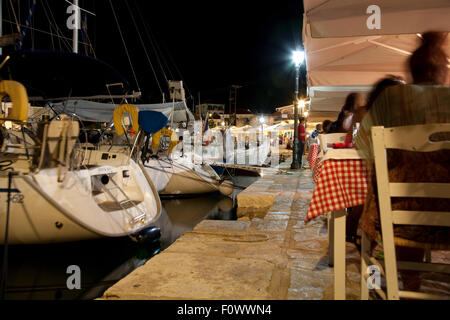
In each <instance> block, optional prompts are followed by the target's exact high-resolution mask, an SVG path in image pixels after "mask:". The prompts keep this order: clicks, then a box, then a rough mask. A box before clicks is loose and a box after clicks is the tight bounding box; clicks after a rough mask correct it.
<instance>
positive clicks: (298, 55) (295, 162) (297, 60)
mask: <svg viewBox="0 0 450 320" xmlns="http://www.w3.org/2000/svg"><path fill="white" fill-rule="evenodd" d="M292 60H293V62H294V64H295V103H294V150H293V151H292V153H293V154H292V164H291V169H300V163H299V159H298V156H299V154H298V149H299V148H298V147H299V146H298V145H299V142H298V107H299V106H300V103H301V102H303V107H304V103H305V102H304V101H303V100H300V101H299V100H298V82H299V80H300V66H301V65H302V63H303V61H304V60H305V53H304V52H303V51H300V50H296V51H294V52H293V53H292ZM297 104H299V105H298V106H297Z"/></svg>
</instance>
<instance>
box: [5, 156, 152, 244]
mask: <svg viewBox="0 0 450 320" xmlns="http://www.w3.org/2000/svg"><path fill="white" fill-rule="evenodd" d="M124 170H126V171H127V172H128V173H129V177H128V178H127V179H128V180H127V179H123V181H121V182H120V183H121V187H122V188H123V189H124V190H127V193H128V194H130V198H133V197H134V198H135V199H136V197H138V196H140V199H138V200H136V203H137V205H136V206H135V207H130V208H129V209H128V210H123V209H120V208H119V209H118V208H114V207H111V206H110V208H109V209H108V206H107V204H110V203H111V201H108V199H107V198H106V195H105V194H102V193H101V192H98V193H97V194H93V192H92V191H93V190H92V185H91V177H92V176H93V175H99V174H116V175H119V174H122V173H123V171H124ZM117 180H119V178H117ZM118 184H119V183H118ZM11 185H12V188H11V189H12V191H13V192H12V193H11V201H10V214H9V228H8V243H9V244H43V243H55V242H68V241H78V240H86V239H94V238H99V237H121V236H128V235H132V234H135V233H137V232H139V231H140V230H142V229H145V228H148V227H150V226H151V225H152V223H154V222H155V221H156V220H157V219H158V218H159V216H160V214H161V202H160V199H159V197H158V194H157V192H156V190H155V189H154V187H153V186H152V185H151V181H149V179H148V177H147V176H146V175H145V173H144V172H143V170H142V169H141V168H140V167H139V166H138V165H136V164H135V163H134V162H133V161H130V164H129V165H127V166H120V167H109V166H103V167H97V168H93V169H89V170H79V171H69V172H68V173H67V176H66V178H65V179H64V181H63V182H62V183H58V182H57V169H45V170H42V171H41V172H39V173H37V174H24V175H14V176H13V178H12V183H11ZM0 188H1V191H2V193H1V195H0V199H1V200H2V202H3V204H4V205H2V206H1V207H0V243H1V244H3V243H4V239H5V228H6V211H7V210H6V209H7V203H6V200H7V191H8V190H7V188H8V176H7V175H2V176H1V177H0ZM141 212H145V216H144V217H142V219H139V221H138V222H134V221H133V217H137V216H138V214H139V213H141Z"/></svg>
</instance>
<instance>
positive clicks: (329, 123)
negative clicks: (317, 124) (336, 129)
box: [322, 120, 333, 134]
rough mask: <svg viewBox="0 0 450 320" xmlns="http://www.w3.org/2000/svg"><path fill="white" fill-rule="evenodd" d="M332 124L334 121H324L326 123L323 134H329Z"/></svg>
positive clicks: (323, 125)
mask: <svg viewBox="0 0 450 320" xmlns="http://www.w3.org/2000/svg"><path fill="white" fill-rule="evenodd" d="M332 123H333V121H331V120H324V121H323V122H322V130H323V133H324V134H327V133H329V131H330V127H331V124H332Z"/></svg>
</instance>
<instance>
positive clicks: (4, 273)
mask: <svg viewBox="0 0 450 320" xmlns="http://www.w3.org/2000/svg"><path fill="white" fill-rule="evenodd" d="M12 175H13V172H8V200H7V205H6V226H5V240H4V245H3V268H2V281H1V286H0V290H1V292H0V294H1V296H0V300H4V299H5V294H6V283H7V281H8V241H9V213H10V204H11V183H12Z"/></svg>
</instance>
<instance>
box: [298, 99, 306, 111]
mask: <svg viewBox="0 0 450 320" xmlns="http://www.w3.org/2000/svg"><path fill="white" fill-rule="evenodd" d="M298 107H299V108H302V109H303V108H305V100H298Z"/></svg>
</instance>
